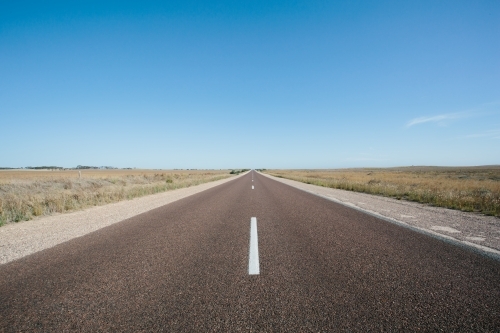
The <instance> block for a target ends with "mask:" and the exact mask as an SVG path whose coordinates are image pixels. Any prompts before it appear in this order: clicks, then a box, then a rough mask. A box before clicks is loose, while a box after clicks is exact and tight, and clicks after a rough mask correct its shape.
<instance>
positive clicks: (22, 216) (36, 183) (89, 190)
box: [0, 169, 232, 225]
mask: <svg viewBox="0 0 500 333" xmlns="http://www.w3.org/2000/svg"><path fill="white" fill-rule="evenodd" d="M80 171H81V178H80V177H79V173H78V170H60V171H49V170H37V171H34V170H0V225H3V224H6V223H11V222H19V221H24V220H29V219H32V218H33V217H35V216H42V215H50V214H53V213H63V212H68V211H74V210H79V209H84V208H86V207H90V206H96V205H104V204H107V203H111V202H117V201H121V200H126V199H132V198H136V197H141V196H144V195H148V194H154V193H160V192H164V191H169V190H173V189H177V188H183V187H189V186H194V185H199V184H202V183H206V182H211V181H215V180H219V179H224V178H228V177H231V176H232V175H230V174H229V172H230V170H221V171H218V170H217V171H213V170H136V169H133V170H80Z"/></svg>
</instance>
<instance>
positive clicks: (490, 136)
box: [465, 129, 500, 139]
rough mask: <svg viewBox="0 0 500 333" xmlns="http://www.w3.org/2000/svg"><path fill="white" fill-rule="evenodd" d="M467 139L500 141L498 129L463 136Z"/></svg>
mask: <svg viewBox="0 0 500 333" xmlns="http://www.w3.org/2000/svg"><path fill="white" fill-rule="evenodd" d="M465 137H466V138H469V139H474V138H487V139H500V129H494V130H488V131H484V132H481V133H475V134H469V135H466V136H465Z"/></svg>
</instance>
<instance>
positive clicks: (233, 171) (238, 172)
mask: <svg viewBox="0 0 500 333" xmlns="http://www.w3.org/2000/svg"><path fill="white" fill-rule="evenodd" d="M249 170H250V169H241V170H231V172H230V173H229V174H231V175H239V174H240V173H242V172H245V171H249Z"/></svg>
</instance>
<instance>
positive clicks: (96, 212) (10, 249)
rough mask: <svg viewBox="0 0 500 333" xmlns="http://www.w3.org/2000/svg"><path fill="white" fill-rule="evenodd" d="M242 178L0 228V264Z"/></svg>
mask: <svg viewBox="0 0 500 333" xmlns="http://www.w3.org/2000/svg"><path fill="white" fill-rule="evenodd" d="M245 174H246V173H243V174H240V175H238V176H236V177H230V178H226V179H221V180H218V181H214V182H210V183H205V184H201V185H198V186H193V187H188V188H182V189H177V190H173V191H168V192H164V193H159V194H154V195H149V196H145V197H140V198H135V199H132V200H126V201H120V202H117V203H112V204H108V205H105V206H97V207H92V208H89V209H85V210H83V211H76V212H72V213H67V214H59V215H53V216H48V217H40V218H36V219H33V220H30V221H26V222H20V223H15V224H14V223H12V224H8V225H6V226H3V227H1V228H0V264H5V263H8V262H10V261H13V260H16V259H19V258H22V257H25V256H27V255H30V254H32V253H35V252H38V251H41V250H44V249H47V248H50V247H53V246H56V245H58V244H60V243H63V242H66V241H69V240H71V239H73V238H76V237H80V236H83V235H86V234H88V233H91V232H93V231H96V230H99V229H101V228H104V227H107V226H109V225H111V224H114V223H117V222H120V221H123V220H125V219H128V218H130V217H133V216H136V215H139V214H142V213H145V212H147V211H150V210H152V209H155V208H158V207H161V206H164V205H167V204H169V203H171V202H174V201H177V200H180V199H183V198H186V197H188V196H190V195H193V194H196V193H199V192H202V191H205V190H208V189H209V188H212V187H215V186H218V185H221V184H224V183H226V182H229V181H231V180H234V179H236V178H239V177H241V176H243V175H245Z"/></svg>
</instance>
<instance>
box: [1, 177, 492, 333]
mask: <svg viewBox="0 0 500 333" xmlns="http://www.w3.org/2000/svg"><path fill="white" fill-rule="evenodd" d="M252 177H253V178H254V181H253V182H252ZM252 186H254V187H255V188H254V189H252ZM252 217H255V218H256V222H257V223H256V226H257V230H258V232H257V234H258V261H259V263H258V265H259V266H258V268H259V270H258V274H255V271H254V274H249V246H250V221H251V218H252ZM254 264H255V263H254ZM0 331H2V332H3V331H5V332H10V331H13V332H14V331H15V332H18V331H40V332H62V331H95V332H97V331H129V332H138V331H144V332H153V331H164V332H330V331H364V332H366V331H444V332H451V331H478V332H487V331H491V332H498V331H500V262H498V261H495V260H493V259H490V258H488V257H483V256H481V255H479V254H477V253H474V252H471V251H468V250H466V249H464V248H461V247H457V246H454V245H451V244H448V243H445V242H443V241H440V240H437V239H434V238H431V237H429V236H426V235H423V234H419V233H416V232H413V231H411V230H408V229H405V228H403V227H399V226H396V225H393V224H390V223H388V222H386V221H383V220H380V219H377V218H375V217H373V216H370V215H366V214H363V213H362V212H359V211H355V210H352V209H349V208H346V207H344V206H342V205H339V204H336V203H334V202H331V201H328V200H326V199H323V198H320V197H317V196H314V195H311V194H308V193H306V192H302V191H300V190H297V189H295V188H292V187H289V186H287V185H284V184H281V183H279V182H276V181H273V180H271V179H268V178H266V177H264V176H261V175H258V174H257V173H256V172H250V173H249V174H247V175H245V176H243V177H241V178H239V179H236V180H234V181H231V182H228V183H225V184H223V185H220V186H217V187H215V188H212V189H210V190H207V191H205V192H202V193H199V194H196V195H193V196H191V197H188V198H185V199H182V200H180V201H177V202H174V203H172V204H169V205H167V206H163V207H160V208H157V209H155V210H152V211H150V212H147V213H144V214H142V215H138V216H135V217H133V218H130V219H128V220H125V221H123V222H120V223H117V224H114V225H112V226H109V227H106V228H104V229H101V230H99V231H96V232H94V233H91V234H88V235H86V236H83V237H80V238H76V239H73V240H71V241H69V242H66V243H63V244H60V245H58V246H56V247H54V248H51V249H47V250H44V251H42V252H38V253H35V254H33V255H30V256H28V257H25V258H22V259H20V260H17V261H14V262H11V263H8V264H5V265H2V266H0Z"/></svg>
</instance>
